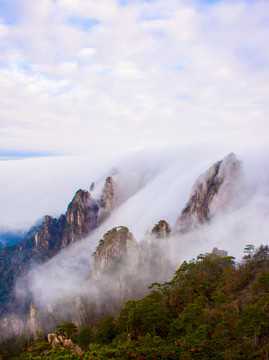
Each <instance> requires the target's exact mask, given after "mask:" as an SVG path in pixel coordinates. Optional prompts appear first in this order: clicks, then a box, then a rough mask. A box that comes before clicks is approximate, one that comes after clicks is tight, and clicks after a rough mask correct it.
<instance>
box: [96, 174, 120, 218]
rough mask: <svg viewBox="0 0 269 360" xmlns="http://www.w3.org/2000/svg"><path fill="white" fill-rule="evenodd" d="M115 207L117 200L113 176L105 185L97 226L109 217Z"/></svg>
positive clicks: (107, 179)
mask: <svg viewBox="0 0 269 360" xmlns="http://www.w3.org/2000/svg"><path fill="white" fill-rule="evenodd" d="M115 205H116V198H115V191H114V184H113V179H112V177H111V176H109V177H107V178H106V181H105V185H104V188H103V191H102V196H101V201H100V207H99V211H98V220H97V225H100V224H101V223H102V222H104V221H105V220H106V219H107V218H108V217H109V215H110V214H111V212H112V211H113V209H114V207H115Z"/></svg>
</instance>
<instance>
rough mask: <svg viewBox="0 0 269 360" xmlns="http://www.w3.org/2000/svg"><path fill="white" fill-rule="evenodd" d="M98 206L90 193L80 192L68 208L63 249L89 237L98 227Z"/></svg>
mask: <svg viewBox="0 0 269 360" xmlns="http://www.w3.org/2000/svg"><path fill="white" fill-rule="evenodd" d="M97 213H98V206H97V204H96V202H95V201H94V200H93V199H92V198H91V195H90V193H89V192H88V191H85V190H81V189H80V190H78V191H77V192H76V194H75V196H74V198H73V200H72V201H71V203H70V204H69V206H68V209H67V213H66V224H65V228H64V234H63V240H62V247H66V246H67V245H68V244H70V243H73V242H74V241H76V240H79V239H82V238H83V237H85V236H87V235H88V234H89V232H90V231H91V230H93V229H94V228H95V227H96V225H97Z"/></svg>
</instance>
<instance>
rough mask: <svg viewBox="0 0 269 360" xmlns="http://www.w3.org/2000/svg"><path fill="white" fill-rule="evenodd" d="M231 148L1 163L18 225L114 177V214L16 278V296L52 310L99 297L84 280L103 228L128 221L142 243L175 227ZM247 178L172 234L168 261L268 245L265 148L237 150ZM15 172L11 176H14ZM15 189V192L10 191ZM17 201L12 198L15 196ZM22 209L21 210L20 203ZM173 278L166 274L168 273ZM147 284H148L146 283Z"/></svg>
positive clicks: (8, 214)
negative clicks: (194, 225) (227, 199)
mask: <svg viewBox="0 0 269 360" xmlns="http://www.w3.org/2000/svg"><path fill="white" fill-rule="evenodd" d="M231 150H234V149H229V150H228V149H226V147H222V148H221V147H219V148H214V151H213V150H212V147H209V146H208V147H207V146H203V147H199V146H197V147H181V148H170V149H167V150H164V149H154V150H147V151H145V150H144V151H143V150H139V151H132V152H129V153H127V154H125V155H122V154H112V155H111V154H110V156H109V157H105V156H97V157H94V156H91V157H64V158H45V159H30V160H29V159H24V160H16V161H13V160H12V161H10V163H9V162H0V166H1V168H2V169H3V170H4V171H5V177H4V179H3V177H2V178H1V182H2V185H3V183H4V185H5V192H4V193H3V192H2V195H1V196H2V199H1V204H2V207H3V208H6V211H4V212H3V211H2V212H1V227H2V228H3V227H5V226H6V227H9V228H10V227H11V228H12V227H13V228H18V226H19V225H20V226H21V225H22V224H24V225H25V227H26V225H27V227H30V226H31V222H34V221H36V220H37V218H41V217H42V216H43V215H46V214H49V215H53V216H55V217H58V216H59V215H60V213H65V211H66V209H67V205H68V203H69V202H70V201H71V200H72V197H73V195H74V193H75V191H76V190H78V189H79V188H82V189H86V190H88V189H89V187H90V185H91V183H92V182H95V189H94V190H93V191H92V192H91V196H92V197H93V198H98V196H100V192H101V189H102V186H103V184H104V180H105V178H106V177H107V176H110V175H112V176H113V180H114V183H115V189H116V193H117V198H118V206H117V207H116V209H115V210H114V211H113V213H112V214H111V216H110V217H109V218H108V219H107V220H106V221H105V222H104V223H103V224H102V225H101V226H100V227H98V228H97V229H96V230H95V231H93V232H92V233H91V234H90V236H88V237H87V238H85V239H83V240H81V241H78V242H76V243H74V244H73V245H70V246H69V247H68V248H67V249H65V250H62V251H61V252H60V253H58V254H57V255H56V256H55V257H54V258H52V259H51V260H49V261H48V262H46V263H44V264H42V265H35V264H33V266H32V269H31V271H30V272H29V273H28V274H27V276H26V277H24V278H22V279H19V280H18V281H17V284H16V292H17V296H18V297H19V298H24V297H26V296H29V293H28V292H29V291H30V294H31V296H32V297H33V298H34V299H35V301H36V303H37V304H38V306H40V308H48V306H49V305H52V304H56V303H57V301H60V300H61V299H65V300H67V299H68V298H70V299H71V298H74V296H75V295H76V294H84V295H85V296H88V297H89V298H91V297H94V296H95V295H94V294H95V293H96V288H95V286H93V285H89V283H87V281H85V279H87V277H89V276H90V273H91V264H92V260H93V257H92V254H93V252H94V250H95V247H96V246H97V244H98V241H99V239H101V238H102V236H103V235H104V233H106V231H108V230H110V229H111V228H113V227H117V226H126V227H128V228H129V230H130V232H131V233H132V234H133V235H134V238H135V239H136V241H137V242H138V243H139V242H140V241H141V240H142V239H143V238H144V237H145V233H146V232H147V230H151V229H152V228H153V226H154V225H155V224H156V223H157V222H158V221H159V220H161V219H164V220H166V221H167V222H168V223H169V225H170V227H173V226H174V224H175V222H176V219H177V218H178V216H179V214H180V212H181V211H182V209H183V208H184V205H185V204H186V202H187V200H188V198H189V196H190V192H191V188H192V186H193V184H194V182H195V180H196V179H197V177H198V176H199V175H200V174H202V173H204V172H205V171H206V170H207V169H208V168H209V167H210V166H211V165H212V164H213V163H215V162H216V161H218V160H221V159H222V158H223V157H225V156H226V155H227V154H228V153H229V152H231ZM236 155H237V158H238V159H239V160H241V161H242V164H243V166H242V170H243V180H242V186H240V187H239V190H238V196H236V197H235V198H234V199H233V201H232V202H231V204H230V206H229V207H228V208H227V209H226V210H223V211H222V212H220V213H218V214H216V216H214V217H213V219H212V220H211V221H210V222H209V224H204V225H203V226H200V227H199V228H198V229H196V230H194V231H191V232H189V233H186V234H177V235H173V236H172V237H171V238H170V240H169V241H170V246H171V249H172V251H171V262H172V263H173V264H174V269H176V268H177V267H178V266H179V265H180V263H181V262H182V261H184V260H190V259H192V258H194V257H196V256H197V255H198V254H200V253H206V252H211V251H212V249H213V247H215V246H217V247H218V248H219V249H223V250H227V251H228V254H229V255H231V256H235V257H236V260H237V261H239V260H240V259H241V257H242V256H243V249H244V247H245V245H246V244H253V245H254V246H256V247H258V246H259V245H260V244H266V243H268V231H269V186H268V185H269V173H268V171H267V166H266V161H267V159H268V149H266V148H259V149H258V148H256V149H255V150H253V149H250V148H247V147H245V148H244V149H243V148H241V149H238V152H236ZM10 177H12V178H14V179H13V181H9V180H10ZM11 193H12V194H13V198H10V197H8V196H9V195H10V194H11ZM12 199H13V201H12ZM26 204H27V205H26ZM23 206H24V207H25V206H26V208H25V211H22V207H23ZM167 280H169V279H167ZM148 285H149V284H148Z"/></svg>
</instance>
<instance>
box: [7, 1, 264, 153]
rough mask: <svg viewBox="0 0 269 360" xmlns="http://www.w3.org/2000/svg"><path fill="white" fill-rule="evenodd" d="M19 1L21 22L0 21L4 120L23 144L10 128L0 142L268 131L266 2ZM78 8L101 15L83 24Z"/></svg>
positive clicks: (192, 137)
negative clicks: (80, 24) (79, 22)
mask: <svg viewBox="0 0 269 360" xmlns="http://www.w3.org/2000/svg"><path fill="white" fill-rule="evenodd" d="M12 6H13V8H17V9H18V11H17V12H16V11H15V12H16V14H17V18H16V21H14V22H13V23H10V24H8V25H4V23H3V24H2V25H1V26H0V38H1V36H2V39H4V40H3V41H4V45H3V51H2V52H1V55H0V67H1V69H0V76H1V84H3V85H2V91H1V99H0V109H1V110H0V126H1V127H2V126H3V127H4V128H6V121H7V120H8V121H9V122H10V124H12V125H13V126H15V127H16V144H17V146H16V145H15V142H14V141H13V140H12V139H13V136H11V137H10V136H9V137H8V136H7V134H6V132H5V131H2V132H1V134H2V135H1V145H2V146H1V147H3V148H5V149H12V148H14V147H16V150H21V151H23V150H25V149H26V150H31V151H37V150H40V149H43V150H44V151H47V150H48V148H49V150H51V151H55V152H66V153H72V152H76V153H81V152H88V151H91V150H92V149H93V148H94V147H95V146H97V147H98V145H99V144H100V146H105V144H109V145H108V146H111V144H117V145H114V146H118V147H119V148H120V147H121V148H124V147H125V146H126V144H128V146H129V147H136V146H140V145H141V143H143V144H145V146H147V145H153V144H160V143H162V144H166V143H168V144H170V143H178V142H181V141H189V142H195V141H197V140H202V139H204V140H205V141H206V140H207V139H212V138H215V139H219V140H224V141H225V139H226V138H233V139H234V140H238V139H239V138H241V140H240V141H241V142H245V141H248V142H250V141H251V140H252V139H253V140H255V141H257V140H258V139H261V140H263V139H264V140H265V139H266V131H268V125H267V123H268V122H267V115H268V101H267V96H266V94H267V93H268V92H269V88H268V87H269V85H268V77H269V69H268V64H269V61H268V60H269V50H268V46H267V39H268V37H269V26H268V21H267V20H268V2H267V1H265V0H261V1H257V2H248V1H243V0H241V1H235V2H234V1H233V2H231V1H227V2H214V3H211V4H210V3H208V4H203V3H202V2H199V1H192V2H190V1H188V2H185V1H180V0H171V1H170V0H169V1H165V2H164V1H154V2H149V3H147V2H143V1H140V0H136V1H127V2H126V3H125V5H122V6H121V5H120V4H119V2H117V1H116V0H113V1H112V0H109V1H108V0H100V1H97V2H96V1H83V0H69V1H68V0H58V1H55V2H53V1H51V0H42V1H41V2H40V3H39V2H38V3H34V4H32V3H31V4H30V3H29V2H28V1H26V0H20V1H18V0H13V1H12ZM71 16H75V17H77V19H82V20H83V19H84V20H85V21H87V20H91V19H92V20H96V21H98V22H99V23H98V24H97V25H96V26H90V27H89V28H87V27H86V28H85V29H81V28H79V27H77V26H74V24H72V23H70V21H69V20H70V17H71ZM2 17H5V14H2ZM84 20H83V21H84ZM22 114H24V116H23V117H22ZM22 118H23V119H22ZM45 118H46V120H44V119H45ZM25 122H26V123H28V125H29V124H31V126H30V125H29V128H28V130H29V132H28V134H35V135H34V136H33V137H32V138H31V137H29V136H26V132H25V128H24V127H23V126H22V124H23V123H25ZM44 122H45V123H46V126H45V127H46V129H47V131H46V130H44ZM257 123H258V124H259V126H256V124H257ZM11 130H12V129H11ZM12 131H13V130H12ZM50 134H52V135H50ZM123 134H124V139H123ZM242 134H243V136H242ZM87 137H88V138H91V139H92V138H94V139H95V140H94V141H85V139H86V138H87ZM112 137H113V141H112V139H111V138H112ZM97 138H99V139H100V140H99V141H97ZM41 139H42V140H41ZM70 144H72V145H70Z"/></svg>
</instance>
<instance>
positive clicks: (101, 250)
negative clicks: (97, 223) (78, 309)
mask: <svg viewBox="0 0 269 360" xmlns="http://www.w3.org/2000/svg"><path fill="white" fill-rule="evenodd" d="M136 247H137V243H136V240H135V238H134V237H133V235H132V233H130V231H129V229H128V228H127V227H124V226H119V227H116V228H113V229H111V230H109V231H108V232H107V233H106V234H105V235H104V236H103V238H102V239H101V240H100V241H99V244H98V247H97V249H96V251H95V253H94V254H93V255H94V260H93V264H92V278H93V279H94V280H97V279H100V278H101V277H105V276H106V274H110V275H112V274H113V272H114V273H115V272H117V271H118V270H120V268H121V266H122V265H125V264H128V267H129V269H131V268H132V267H133V265H134V262H135V260H133V259H134V253H135V251H136Z"/></svg>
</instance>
